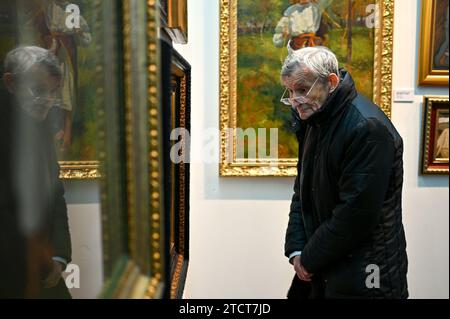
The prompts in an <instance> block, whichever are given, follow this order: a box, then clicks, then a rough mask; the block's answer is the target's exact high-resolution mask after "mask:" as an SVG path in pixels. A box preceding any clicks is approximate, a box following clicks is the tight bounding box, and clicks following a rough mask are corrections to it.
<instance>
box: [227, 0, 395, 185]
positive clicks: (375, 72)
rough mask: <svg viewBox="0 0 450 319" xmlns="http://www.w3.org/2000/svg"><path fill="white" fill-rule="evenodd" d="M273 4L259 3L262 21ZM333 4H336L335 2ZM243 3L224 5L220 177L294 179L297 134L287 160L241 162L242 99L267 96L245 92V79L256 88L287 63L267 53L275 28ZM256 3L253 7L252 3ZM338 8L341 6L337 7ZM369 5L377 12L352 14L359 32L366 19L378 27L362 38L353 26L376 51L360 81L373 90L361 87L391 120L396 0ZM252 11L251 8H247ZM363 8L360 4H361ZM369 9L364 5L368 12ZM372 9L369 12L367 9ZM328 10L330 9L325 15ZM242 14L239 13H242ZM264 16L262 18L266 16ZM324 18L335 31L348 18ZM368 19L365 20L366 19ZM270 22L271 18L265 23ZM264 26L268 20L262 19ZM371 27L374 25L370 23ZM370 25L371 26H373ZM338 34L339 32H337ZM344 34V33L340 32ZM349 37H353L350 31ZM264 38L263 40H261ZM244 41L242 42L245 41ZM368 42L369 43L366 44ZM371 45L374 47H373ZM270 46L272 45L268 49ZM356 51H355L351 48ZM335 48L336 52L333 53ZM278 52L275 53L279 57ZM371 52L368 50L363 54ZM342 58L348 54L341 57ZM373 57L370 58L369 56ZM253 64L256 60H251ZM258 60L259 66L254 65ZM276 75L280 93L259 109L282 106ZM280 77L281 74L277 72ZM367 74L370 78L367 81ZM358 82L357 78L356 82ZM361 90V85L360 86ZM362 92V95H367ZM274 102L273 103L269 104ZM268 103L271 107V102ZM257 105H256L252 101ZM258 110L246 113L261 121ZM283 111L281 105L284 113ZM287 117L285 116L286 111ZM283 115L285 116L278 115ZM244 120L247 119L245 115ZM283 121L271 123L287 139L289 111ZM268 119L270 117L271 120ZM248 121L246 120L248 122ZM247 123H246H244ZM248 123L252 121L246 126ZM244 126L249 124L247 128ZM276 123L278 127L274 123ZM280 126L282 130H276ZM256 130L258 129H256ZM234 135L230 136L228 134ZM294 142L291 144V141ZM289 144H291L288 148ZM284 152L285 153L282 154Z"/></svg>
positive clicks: (270, 96) (231, 1)
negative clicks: (239, 136) (246, 64)
mask: <svg viewBox="0 0 450 319" xmlns="http://www.w3.org/2000/svg"><path fill="white" fill-rule="evenodd" d="M269 2H270V0H264V1H260V2H258V3H257V4H258V6H259V5H260V6H264V5H266V7H267V8H266V9H264V7H261V8H260V9H258V10H260V11H261V15H259V16H261V19H262V18H263V17H264V16H269V15H270V14H271V13H270V12H269V11H270V10H273V8H274V7H275V6H274V5H269ZM285 2H286V4H285V6H284V7H281V8H282V9H281V8H280V11H279V12H277V13H278V16H280V17H281V16H282V15H283V10H284V9H286V7H287V6H288V5H289V4H290V2H289V1H285ZM332 2H333V1H332ZM245 3H248V4H246V6H247V7H244V6H243V7H240V6H239V5H240V2H239V0H220V136H221V141H220V151H221V155H220V169H219V174H220V176H224V177H225V176H295V175H296V164H297V160H298V158H297V154H296V153H295V151H294V149H295V147H296V143H295V142H294V140H293V139H295V135H294V134H293V133H292V139H290V138H291V137H285V140H286V141H287V142H289V143H290V145H291V146H290V147H291V150H290V151H289V152H286V153H289V154H290V155H289V156H284V155H283V154H281V156H279V157H278V159H276V160H273V159H272V160H270V159H269V160H268V159H254V158H250V159H246V158H237V152H236V147H237V134H236V129H237V128H238V127H240V125H239V123H238V122H239V120H240V119H241V120H242V118H244V117H243V116H242V115H243V113H240V112H242V110H241V109H242V108H241V107H240V100H239V99H240V98H247V99H250V98H253V97H255V96H256V97H257V94H258V93H260V92H263V91H258V92H257V93H254V91H255V90H254V89H253V88H254V87H252V86H251V85H248V86H247V87H244V85H247V84H246V83H245V81H244V80H247V82H248V83H255V82H258V81H259V82H261V81H265V79H266V78H267V74H266V73H264V72H265V71H266V70H267V68H274V67H276V68H277V69H278V70H281V64H282V60H283V59H284V58H283V54H281V53H273V52H274V51H272V50H273V48H269V49H268V47H269V44H267V43H269V42H270V43H271V41H272V40H271V36H272V35H273V33H272V34H270V32H273V28H272V27H271V26H269V27H266V26H265V24H263V23H262V21H263V20H261V21H256V22H253V21H255V20H257V19H258V17H259V16H258V15H257V14H256V13H255V14H253V12H250V13H248V12H247V13H246V10H247V11H248V10H250V11H251V10H256V9H253V8H254V7H256V5H257V4H256V3H254V5H253V4H251V3H250V2H248V1H246V2H245ZM252 3H253V2H252ZM336 5H340V1H339V3H338V2H336ZM367 5H368V6H373V12H372V13H369V14H367V13H366V12H365V10H364V13H363V12H360V11H362V9H361V10H359V9H358V10H359V11H358V10H357V9H354V10H355V11H354V12H356V11H358V12H356V13H354V16H355V17H356V15H360V16H358V17H357V18H355V20H354V24H355V25H357V26H358V27H361V25H362V24H363V23H365V21H368V20H365V19H369V20H370V19H372V20H371V21H372V23H373V25H374V27H373V32H372V31H370V32H369V36H361V35H359V36H358V35H357V34H356V32H355V30H357V27H354V29H353V32H354V39H356V40H354V41H359V39H362V38H367V39H369V40H370V43H369V44H368V47H370V50H369V51H370V52H373V65H372V66H370V67H369V68H368V69H367V70H365V71H364V70H360V71H359V72H360V75H359V78H360V79H362V80H361V81H367V83H369V84H370V85H366V84H365V83H366V82H364V84H361V87H368V88H369V90H368V92H367V95H371V96H372V99H373V101H374V102H375V103H376V104H377V105H379V106H380V108H381V109H382V110H383V111H384V112H385V113H386V114H387V115H388V116H390V115H391V94H392V48H393V19H394V0H377V1H375V3H374V1H368V2H367ZM249 8H250V9H249ZM361 8H363V7H362V5H361ZM365 8H366V6H364V9H365ZM369 8H370V7H369ZM325 11H326V10H325ZM238 13H239V14H238ZM262 13H264V14H262ZM246 14H247V16H248V18H247V19H248V21H246V22H242V21H241V18H242V17H245V16H246ZM324 14H327V16H328V19H329V21H330V22H329V24H330V25H332V27H331V29H332V28H333V26H335V25H339V23H340V25H341V27H343V26H344V25H345V19H344V17H340V19H338V20H339V21H338V22H336V21H335V19H333V18H332V13H331V12H330V13H329V14H328V13H327V12H325V13H324ZM364 14H366V15H364ZM270 18H271V19H272V20H273V19H274V18H273V15H270ZM267 20H269V19H267ZM264 21H265V20H264ZM369 22H370V21H369ZM369 22H368V23H369ZM336 29H337V27H336ZM340 32H341V33H342V32H344V31H343V30H340ZM247 34H248V36H249V37H252V38H251V41H248V42H245V41H244V40H245V39H244V37H245V36H246V35H247ZM330 34H331V35H329V36H328V38H327V35H325V36H324V37H323V39H324V40H325V41H324V42H325V43H326V41H328V40H329V39H332V37H333V36H334V37H335V36H336V35H335V34H334V35H333V34H332V33H330ZM350 34H352V33H351V32H350ZM264 37H267V38H268V40H265V41H266V42H265V43H266V44H261V46H258V45H259V44H260V43H262V42H261V41H262V40H263V39H264ZM259 38H260V39H262V40H261V41H260V40H259ZM241 39H244V40H241ZM367 39H366V40H365V41H367ZM372 40H373V43H372ZM270 45H271V44H270ZM353 47H355V46H353ZM332 49H333V48H332ZM245 50H250V51H247V53H246V54H247V55H246V56H245V57H244V58H245V59H244V58H242V57H240V52H241V51H242V52H244V51H245ZM281 50H282V49H280V51H276V52H281ZM259 51H261V52H263V53H261V54H265V55H264V56H262V57H261V56H258V55H257V53H258V52H259ZM365 51H367V50H365ZM248 52H255V57H253V56H251V55H249V54H248ZM340 54H341V55H342V54H345V53H342V52H340ZM371 54H372V53H371ZM358 55H361V52H359V53H358V51H357V50H356V49H354V51H353V56H354V57H355V59H356V58H357V57H358ZM273 56H275V57H276V58H274V59H272V60H271V61H272V62H271V63H266V64H264V65H262V64H258V63H259V62H258V61H257V60H258V59H259V60H264V59H265V58H266V57H270V58H272V57H273ZM252 59H253V60H252ZM255 61H256V62H255ZM245 63H248V65H252V66H253V69H252V67H249V68H247V69H245V70H242V69H241V68H240V66H241V65H244V64H245ZM251 72H253V73H255V74H256V75H254V76H253V78H247V79H244V80H243V78H244V77H246V76H248V74H249V73H251ZM274 72H275V71H272V75H271V80H270V81H271V84H270V85H272V87H273V86H275V85H278V86H279V88H278V89H272V92H274V93H270V94H266V93H265V92H263V93H262V94H266V95H265V98H266V103H264V102H263V103H260V104H258V105H259V106H261V107H268V105H270V107H271V105H272V104H273V105H275V104H276V103H278V101H279V99H280V97H281V95H282V92H283V88H282V86H281V83H280V81H279V76H278V75H273V74H274ZM278 72H279V71H278ZM278 74H279V73H278ZM367 75H369V77H367ZM356 80H358V79H356ZM357 85H358V83H357ZM363 93H364V92H363ZM270 100H272V102H270ZM267 101H268V102H267ZM253 103H254V104H255V103H256V102H253ZM259 106H258V108H256V106H253V105H252V104H248V105H245V108H246V110H247V111H246V112H248V110H249V109H252V107H254V108H253V110H255V111H254V113H253V114H251V115H252V116H253V115H254V116H258V114H259V112H261V111H260V110H259ZM281 107H282V106H280V108H281ZM273 112H274V113H277V112H279V111H278V110H277V109H276V107H274V111H273ZM283 112H284V111H283ZM280 114H282V112H280ZM244 115H245V114H244ZM281 116H284V118H285V120H284V122H283V121H281V120H279V119H277V120H274V121H272V122H271V123H272V124H271V126H270V127H275V128H277V127H281V128H280V132H281V134H284V135H285V136H288V133H287V130H288V129H287V127H288V126H289V124H288V123H289V122H288V120H287V118H288V116H290V115H287V114H286V112H285V114H284V115H281ZM269 117H270V116H267V118H269ZM247 118H248V117H247ZM244 122H245V121H244ZM264 122H265V119H263V118H262V119H260V120H259V123H264ZM247 123H248V122H247ZM247 123H246V124H247ZM273 123H275V124H273ZM277 123H278V126H277V125H276V124H277ZM264 125H265V124H263V126H261V127H263V128H266V129H268V128H269V127H268V126H264ZM249 126H250V127H251V125H248V126H244V127H242V130H246V129H247V128H249ZM254 128H255V129H256V130H257V127H254ZM230 132H231V133H230ZM289 139H290V140H289ZM280 141H281V143H280V145H282V147H284V146H285V145H284V141H282V140H280ZM286 145H287V143H286ZM280 153H282V152H280Z"/></svg>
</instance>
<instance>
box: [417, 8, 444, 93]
mask: <svg viewBox="0 0 450 319" xmlns="http://www.w3.org/2000/svg"><path fill="white" fill-rule="evenodd" d="M439 1H441V0H439ZM436 6H437V0H422V20H421V36H420V53H419V80H418V82H419V85H423V86H448V77H449V75H448V69H447V70H437V69H435V68H433V64H434V63H433V62H432V61H433V56H434V53H435V52H434V47H435V40H436V34H435V30H434V28H435V23H436V19H437V17H436V15H435V13H436ZM443 14H445V13H443Z"/></svg>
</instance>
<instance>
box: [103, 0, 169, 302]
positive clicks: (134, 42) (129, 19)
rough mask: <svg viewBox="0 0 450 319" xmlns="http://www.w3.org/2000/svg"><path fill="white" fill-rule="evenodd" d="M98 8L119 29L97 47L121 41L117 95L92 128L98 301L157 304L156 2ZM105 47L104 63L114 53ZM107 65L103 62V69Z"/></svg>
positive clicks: (160, 231)
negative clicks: (96, 151)
mask: <svg viewBox="0 0 450 319" xmlns="http://www.w3.org/2000/svg"><path fill="white" fill-rule="evenodd" d="M98 1H99V2H101V3H102V4H101V5H102V6H104V7H105V6H106V7H108V6H111V5H113V4H114V8H113V9H115V12H120V13H121V15H119V16H118V17H117V20H119V19H122V21H117V20H116V21H114V19H113V18H112V17H113V16H114V14H110V15H105V16H106V17H108V19H109V21H108V22H109V23H110V24H109V25H123V30H120V31H119V32H122V35H123V37H120V36H119V37H118V36H117V35H113V34H112V33H111V31H110V29H113V28H111V27H105V28H104V36H103V37H102V38H101V39H102V41H104V42H106V43H108V41H114V39H123V45H121V44H120V43H119V44H116V49H117V48H123V54H119V55H118V58H119V60H120V59H121V62H120V63H118V64H119V65H121V66H123V68H118V69H116V74H117V72H118V73H119V74H122V75H123V78H120V79H121V80H122V81H119V83H121V85H118V87H119V88H122V87H123V88H124V92H123V94H122V95H119V97H118V98H117V100H119V101H121V102H119V105H117V102H114V99H113V100H109V102H111V103H104V105H105V107H104V108H103V109H102V111H101V112H100V115H101V116H100V120H99V125H100V127H101V128H102V131H101V132H100V143H99V144H100V163H101V166H100V168H101V172H102V178H101V200H102V202H101V205H102V236H103V245H102V246H103V257H104V285H103V291H102V293H101V296H100V297H102V298H114V299H116V298H119V299H130V298H133V299H159V298H164V294H165V290H166V289H168V287H167V283H166V281H165V277H166V263H167V262H169V256H168V255H167V254H165V249H164V247H165V246H164V245H165V241H166V237H165V226H164V225H165V224H164V223H165V221H166V217H165V213H164V212H165V205H164V191H163V189H164V181H163V163H164V157H163V147H162V134H161V132H162V117H161V94H160V85H161V84H160V80H159V79H160V73H161V65H160V61H159V58H160V45H159V39H158V28H159V27H160V19H159V7H158V4H157V0H147V1H141V0H120V1H119V0H115V1H100V0H98ZM110 11H111V8H110V10H109V12H110ZM112 12H114V10H113V11H112ZM111 39H113V40H111ZM107 47H108V48H109V49H110V50H108V51H107V52H109V53H107V55H108V54H111V53H110V52H115V50H114V48H113V47H112V46H107ZM113 60H114V59H111V57H108V56H105V61H107V62H108V61H109V64H106V65H108V66H111V63H110V62H111V61H113ZM112 69H114V64H113V67H112ZM110 72H112V71H110ZM108 76H110V74H109V73H106V74H104V80H105V84H106V83H108V84H111V77H108ZM104 89H105V90H107V89H108V86H107V85H105V88H104ZM107 96H109V97H110V98H112V97H113V96H111V95H107ZM116 97H117V96H116ZM114 105H117V107H116V108H114V107H113V106H114Z"/></svg>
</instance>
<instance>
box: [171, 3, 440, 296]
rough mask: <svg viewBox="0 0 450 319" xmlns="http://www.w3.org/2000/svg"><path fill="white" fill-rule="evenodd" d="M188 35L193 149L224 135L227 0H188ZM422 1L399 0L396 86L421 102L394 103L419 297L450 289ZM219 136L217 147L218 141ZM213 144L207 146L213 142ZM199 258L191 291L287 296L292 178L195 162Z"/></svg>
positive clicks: (194, 230) (413, 291)
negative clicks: (231, 173)
mask: <svg viewBox="0 0 450 319" xmlns="http://www.w3.org/2000/svg"><path fill="white" fill-rule="evenodd" d="M188 2H189V44H188V45H176V48H177V50H178V51H179V52H180V53H181V54H182V55H183V56H184V57H185V58H186V59H187V60H188V61H189V62H190V63H191V65H192V69H193V71H192V132H191V137H192V151H191V153H192V156H193V157H194V160H195V157H196V156H199V155H201V154H204V153H206V152H213V153H214V154H215V156H216V157H217V158H218V150H219V141H217V140H214V138H213V137H212V136H213V135H209V134H205V130H206V129H215V130H217V129H218V128H219V1H218V0H189V1H188ZM419 34H420V1H419V0H417V1H413V0H395V35H394V69H393V89H394V90H395V89H412V90H413V91H414V94H415V98H414V102H413V103H394V104H393V108H392V109H393V114H392V119H393V122H394V124H395V125H396V127H397V129H398V130H399V132H400V134H401V135H402V137H403V139H404V143H405V153H404V162H405V167H404V168H405V181H404V193H403V194H404V195H403V216H404V225H405V228H406V236H407V243H408V248H407V249H408V256H409V273H408V280H409V291H410V297H411V298H448V297H449V218H448V216H449V211H448V209H449V194H448V184H449V181H448V176H419V174H418V172H419V158H420V144H421V130H422V110H423V109H422V108H423V106H422V98H423V95H448V90H447V89H446V88H442V89H434V88H418V87H417V85H416V82H417V80H416V79H417V63H418V42H419ZM211 143H213V146H214V147H211V145H212V144H211ZM205 145H208V147H205ZM191 168H192V171H191V229H190V235H191V246H190V252H191V259H190V264H189V272H188V277H187V284H186V289H185V297H186V298H285V296H286V292H287V289H288V287H289V284H290V281H291V279H292V276H293V270H292V269H291V266H290V265H289V264H288V262H287V259H286V258H285V257H284V256H283V251H284V250H283V244H284V233H285V229H286V225H287V221H288V209H289V204H290V197H291V195H292V185H293V181H294V180H293V178H220V177H219V173H218V164H204V163H203V164H202V163H193V164H192V166H191Z"/></svg>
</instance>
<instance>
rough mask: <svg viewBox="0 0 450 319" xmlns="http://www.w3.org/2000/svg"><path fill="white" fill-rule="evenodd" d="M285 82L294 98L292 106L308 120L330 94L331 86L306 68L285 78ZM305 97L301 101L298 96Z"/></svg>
mask: <svg viewBox="0 0 450 319" xmlns="http://www.w3.org/2000/svg"><path fill="white" fill-rule="evenodd" d="M283 84H284V86H285V87H286V88H287V90H288V92H289V97H290V98H291V99H293V100H292V108H294V109H295V110H296V111H297V112H298V114H299V115H300V118H301V119H302V120H307V119H308V118H310V117H311V115H313V114H314V113H315V112H317V111H318V110H319V109H320V108H321V107H322V105H323V104H324V103H325V101H326V100H327V98H328V95H329V87H328V84H327V83H325V84H324V83H323V80H322V79H320V78H319V79H318V78H317V77H315V76H314V75H313V74H312V72H308V71H305V70H297V71H296V72H295V73H293V74H292V75H291V76H289V77H284V78H283ZM300 96H301V97H303V98H302V99H301V100H303V101H304V103H300V102H299V101H298V100H297V99H296V98H298V97H300Z"/></svg>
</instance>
